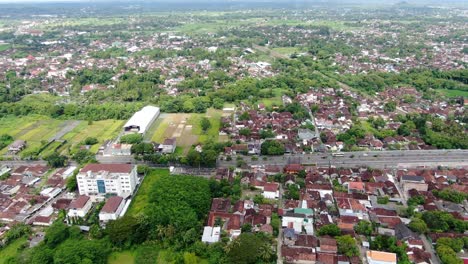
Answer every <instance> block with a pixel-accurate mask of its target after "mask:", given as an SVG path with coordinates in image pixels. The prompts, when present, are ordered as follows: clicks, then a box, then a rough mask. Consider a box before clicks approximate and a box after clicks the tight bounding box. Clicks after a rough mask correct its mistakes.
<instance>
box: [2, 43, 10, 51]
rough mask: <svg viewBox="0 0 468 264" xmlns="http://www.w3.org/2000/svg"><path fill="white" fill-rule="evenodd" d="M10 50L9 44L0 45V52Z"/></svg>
mask: <svg viewBox="0 0 468 264" xmlns="http://www.w3.org/2000/svg"><path fill="white" fill-rule="evenodd" d="M10 48H11V45H10V44H0V52H2V51H5V50H9V49H10Z"/></svg>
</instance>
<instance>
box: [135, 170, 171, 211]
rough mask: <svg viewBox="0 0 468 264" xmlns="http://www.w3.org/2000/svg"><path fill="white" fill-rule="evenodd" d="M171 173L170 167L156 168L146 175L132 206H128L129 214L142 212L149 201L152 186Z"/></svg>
mask: <svg viewBox="0 0 468 264" xmlns="http://www.w3.org/2000/svg"><path fill="white" fill-rule="evenodd" d="M167 175H169V170H168V169H154V170H152V171H151V172H150V173H149V174H148V175H146V176H145V178H144V179H143V182H142V183H141V186H140V188H139V189H138V192H137V194H136V195H135V198H133V200H132V203H131V204H130V207H129V208H128V211H127V215H132V216H135V215H137V214H138V213H140V212H142V211H143V210H144V209H145V207H146V206H147V205H148V202H149V194H150V192H151V188H152V186H153V185H154V184H155V183H156V182H157V181H158V180H159V179H160V178H161V177H162V176H167Z"/></svg>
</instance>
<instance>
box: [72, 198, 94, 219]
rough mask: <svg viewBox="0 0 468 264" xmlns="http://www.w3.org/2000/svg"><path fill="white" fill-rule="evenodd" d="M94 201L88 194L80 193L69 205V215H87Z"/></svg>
mask: <svg viewBox="0 0 468 264" xmlns="http://www.w3.org/2000/svg"><path fill="white" fill-rule="evenodd" d="M92 205H93V203H92V201H91V198H90V197H89V196H86V195H80V196H78V198H76V199H74V200H73V201H72V202H71V203H70V205H69V206H68V214H67V215H68V216H69V217H85V216H86V214H87V213H88V212H89V210H90V209H91V207H92Z"/></svg>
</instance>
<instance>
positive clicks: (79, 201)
mask: <svg viewBox="0 0 468 264" xmlns="http://www.w3.org/2000/svg"><path fill="white" fill-rule="evenodd" d="M89 199H90V198H89V197H88V196H86V195H80V196H79V197H78V198H76V199H75V200H73V201H72V202H71V203H70V205H69V206H68V208H70V209H81V208H83V207H84V206H85V205H86V203H87V202H88V200H89Z"/></svg>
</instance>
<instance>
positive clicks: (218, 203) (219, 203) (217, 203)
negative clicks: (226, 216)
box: [211, 198, 231, 213]
mask: <svg viewBox="0 0 468 264" xmlns="http://www.w3.org/2000/svg"><path fill="white" fill-rule="evenodd" d="M230 207H231V200H229V199H224V198H213V201H212V202H211V211H213V212H224V213H227V212H228V211H229V208H230Z"/></svg>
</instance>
